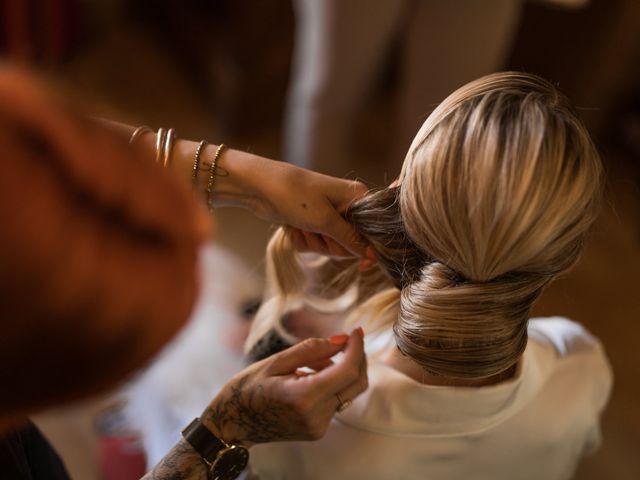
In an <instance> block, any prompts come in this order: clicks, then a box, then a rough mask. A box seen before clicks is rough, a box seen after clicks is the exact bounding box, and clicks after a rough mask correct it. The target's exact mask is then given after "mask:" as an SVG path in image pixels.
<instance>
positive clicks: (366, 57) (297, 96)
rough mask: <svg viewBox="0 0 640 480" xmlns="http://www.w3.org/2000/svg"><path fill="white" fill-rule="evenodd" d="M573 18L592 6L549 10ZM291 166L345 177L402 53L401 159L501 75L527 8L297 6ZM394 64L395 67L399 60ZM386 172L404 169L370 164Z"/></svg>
mask: <svg viewBox="0 0 640 480" xmlns="http://www.w3.org/2000/svg"><path fill="white" fill-rule="evenodd" d="M541 1H543V2H545V3H549V4H553V5H559V6H563V7H567V8H577V7H580V6H583V5H584V4H586V3H587V1H588V0H541ZM293 4H294V11H295V18H296V27H295V42H294V52H293V66H292V78H291V84H290V87H289V93H288V101H287V111H286V119H285V138H284V144H285V159H286V160H287V161H289V162H292V163H294V164H296V165H300V166H304V167H307V168H313V169H314V170H318V171H321V172H323V173H328V174H331V175H337V176H340V177H342V176H344V175H345V174H346V173H347V172H349V171H350V170H352V169H353V168H354V163H353V160H352V157H353V154H354V152H353V133H354V127H355V123H356V122H355V120H356V117H357V114H358V113H359V111H360V110H361V108H362V106H363V104H364V103H365V101H366V100H367V98H368V95H369V94H370V93H371V90H372V87H373V84H374V83H375V82H376V80H377V79H379V77H380V74H381V73H382V71H383V70H384V69H385V64H387V63H389V58H390V56H391V54H396V53H397V62H398V77H399V78H398V87H397V88H398V92H399V95H398V109H397V110H398V112H397V116H396V118H395V119H394V120H390V121H388V122H387V125H388V127H389V128H388V129H387V130H386V131H385V144H386V147H387V148H390V151H389V152H387V154H388V156H389V157H390V158H397V157H399V155H400V153H401V151H402V149H404V148H405V147H404V146H405V145H406V144H407V143H409V141H410V140H411V138H412V136H413V134H414V132H415V131H416V129H417V128H418V127H419V125H420V124H421V123H422V122H423V120H424V118H425V117H426V115H427V114H428V113H429V110H430V109H432V108H433V107H435V106H436V105H437V104H438V103H439V102H440V101H442V100H443V99H444V97H445V96H446V95H448V93H449V92H450V91H451V90H452V89H454V88H457V87H459V86H461V85H463V84H464V83H466V82H468V81H470V80H472V79H474V78H477V77H479V76H482V75H486V74H488V73H491V72H493V71H496V70H497V69H500V68H503V67H504V64H505V62H506V61H507V58H508V55H509V53H510V50H511V44H512V42H513V39H514V37H515V35H516V32H517V28H518V26H519V24H520V17H521V12H522V7H523V5H524V0H482V1H477V0H455V1H447V0H418V1H416V0H377V1H375V2H371V1H368V0H294V2H293ZM394 60H395V57H394ZM369 161H371V162H376V163H377V164H378V165H379V169H380V170H384V169H386V168H388V169H389V170H390V171H394V170H396V169H397V167H398V164H397V163H394V164H391V165H387V164H386V159H384V158H380V157H377V158H372V159H370V160H369Z"/></svg>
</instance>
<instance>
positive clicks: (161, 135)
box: [156, 128, 167, 164]
mask: <svg viewBox="0 0 640 480" xmlns="http://www.w3.org/2000/svg"><path fill="white" fill-rule="evenodd" d="M166 135H167V131H166V130H165V129H164V128H159V129H158V133H157V134H156V163H157V164H160V161H161V160H162V157H163V155H162V150H163V149H164V139H165V137H166Z"/></svg>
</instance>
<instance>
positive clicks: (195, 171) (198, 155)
mask: <svg viewBox="0 0 640 480" xmlns="http://www.w3.org/2000/svg"><path fill="white" fill-rule="evenodd" d="M206 146H207V141H206V140H202V141H201V142H200V143H199V144H198V148H196V154H195V157H194V159H193V172H192V174H191V181H192V183H193V186H194V188H195V187H196V186H197V184H198V170H200V158H201V157H202V151H203V150H204V147H206Z"/></svg>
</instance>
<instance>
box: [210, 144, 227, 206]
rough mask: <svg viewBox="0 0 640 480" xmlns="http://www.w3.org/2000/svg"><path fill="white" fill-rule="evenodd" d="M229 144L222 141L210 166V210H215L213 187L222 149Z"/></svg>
mask: <svg viewBox="0 0 640 480" xmlns="http://www.w3.org/2000/svg"><path fill="white" fill-rule="evenodd" d="M226 147H227V146H226V145H225V144H224V143H221V144H220V145H219V146H218V149H217V150H216V154H215V155H214V156H213V160H212V161H211V167H210V168H209V182H208V183H207V206H208V207H209V210H213V187H214V186H215V182H216V167H217V166H218V159H219V158H220V155H221V154H222V151H223V150H224V149H225V148H226Z"/></svg>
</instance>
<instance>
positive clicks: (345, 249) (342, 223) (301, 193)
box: [252, 159, 367, 257]
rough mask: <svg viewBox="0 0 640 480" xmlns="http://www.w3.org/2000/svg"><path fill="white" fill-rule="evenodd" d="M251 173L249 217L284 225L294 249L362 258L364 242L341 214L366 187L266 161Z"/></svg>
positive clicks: (364, 191) (364, 249)
mask: <svg viewBox="0 0 640 480" xmlns="http://www.w3.org/2000/svg"><path fill="white" fill-rule="evenodd" d="M262 160H263V161H262V162H261V163H260V164H259V166H258V168H256V169H255V170H254V171H253V172H252V174H253V175H254V177H255V178H256V181H254V188H255V190H256V191H257V192H256V193H257V195H256V197H255V200H256V201H254V203H253V205H252V210H253V212H254V213H255V214H256V215H257V216H259V217H261V218H263V219H265V220H269V221H271V222H274V223H278V224H285V225H288V226H289V227H291V228H290V234H291V235H293V240H294V243H295V245H296V247H297V248H298V250H303V251H306V250H310V251H315V252H318V253H324V254H329V255H336V256H353V255H357V256H360V257H364V256H366V254H367V252H366V247H367V243H366V241H364V240H363V239H362V238H361V237H360V236H359V235H358V233H357V232H356V230H355V228H354V227H353V226H352V225H350V224H349V223H348V222H347V221H346V220H345V219H344V218H343V217H342V213H344V211H345V210H346V209H347V208H348V207H349V205H350V204H351V203H352V202H353V201H354V200H355V199H357V198H359V197H361V196H362V195H364V194H365V193H366V192H367V187H366V186H365V185H364V184H363V183H361V182H357V181H352V180H344V179H340V178H334V177H330V176H328V175H323V174H320V173H317V172H312V171H310V170H305V169H303V168H299V167H295V166H293V165H291V164H287V163H283V162H275V161H270V160H266V159H262Z"/></svg>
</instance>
